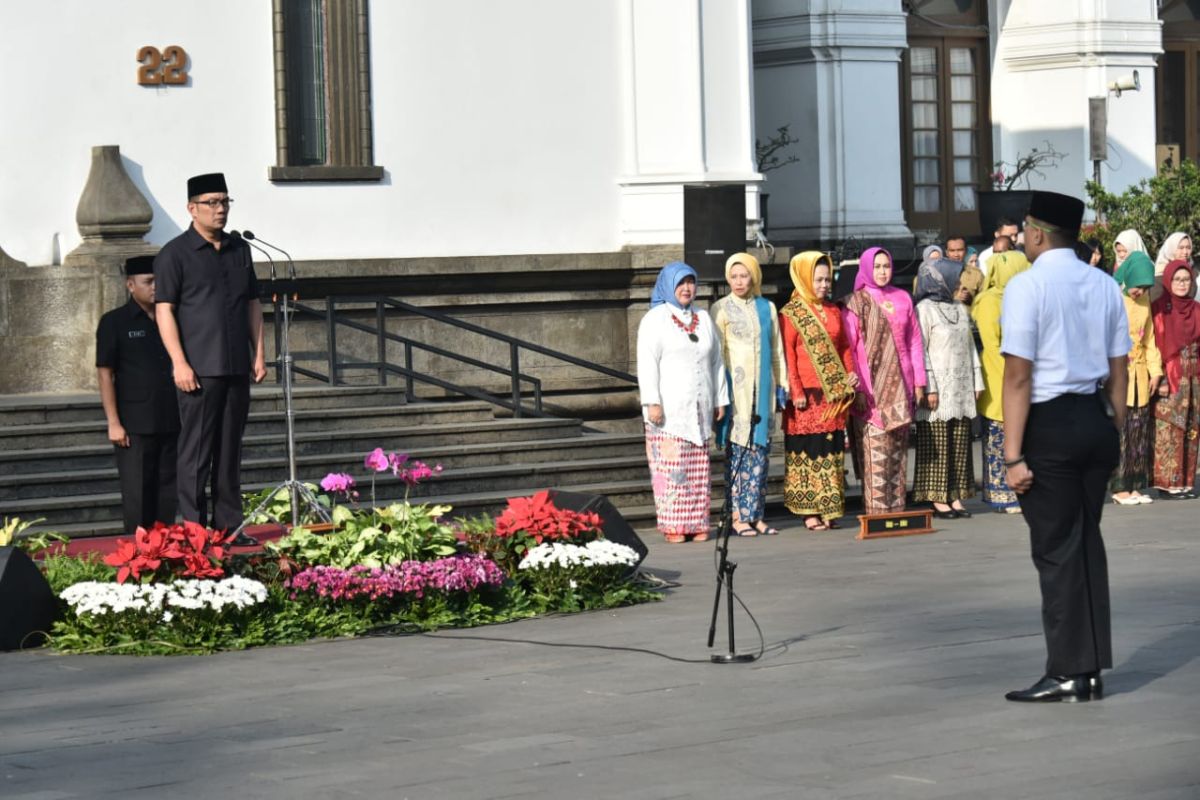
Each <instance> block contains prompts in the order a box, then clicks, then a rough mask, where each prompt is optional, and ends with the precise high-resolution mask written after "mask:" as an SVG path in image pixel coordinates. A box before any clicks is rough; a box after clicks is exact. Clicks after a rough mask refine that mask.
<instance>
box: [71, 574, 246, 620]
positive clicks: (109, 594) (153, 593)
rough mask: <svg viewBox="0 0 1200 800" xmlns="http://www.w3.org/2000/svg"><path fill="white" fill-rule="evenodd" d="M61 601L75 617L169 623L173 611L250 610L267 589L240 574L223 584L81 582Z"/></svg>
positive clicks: (194, 582)
mask: <svg viewBox="0 0 1200 800" xmlns="http://www.w3.org/2000/svg"><path fill="white" fill-rule="evenodd" d="M61 597H62V599H63V600H64V601H66V603H67V604H68V605H69V606H71V608H73V609H74V610H75V613H76V614H93V615H101V614H108V613H110V612H111V613H114V614H119V613H121V612H124V611H140V612H143V613H150V614H154V615H155V616H161V617H162V619H163V620H164V621H170V620H171V619H172V618H173V617H174V615H173V614H172V613H171V612H170V611H167V610H166V608H167V606H170V607H171V608H174V609H190V610H196V609H201V608H211V609H214V610H216V611H220V610H222V609H224V608H225V607H226V606H232V607H234V608H249V607H250V606H253V605H257V604H258V603H262V602H264V601H266V599H267V587H266V586H264V585H263V584H262V583H260V582H258V581H253V580H249V579H247V578H243V577H241V576H240V575H239V576H234V577H232V578H226V579H225V580H222V581H203V580H185V581H176V582H175V583H167V584H139V583H124V584H120V583H101V582H99V581H83V582H80V583H76V584H73V585H71V586H68V587H67V588H66V589H64V590H63V591H62V595H61Z"/></svg>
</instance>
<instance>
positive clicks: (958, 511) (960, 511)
mask: <svg viewBox="0 0 1200 800" xmlns="http://www.w3.org/2000/svg"><path fill="white" fill-rule="evenodd" d="M950 510H952V511H953V512H954V513H955V514H958V515H959V516H960V517H962V518H963V519H970V518H971V512H970V511H967V510H966V509H965V508H954V507H953V506H951V507H950Z"/></svg>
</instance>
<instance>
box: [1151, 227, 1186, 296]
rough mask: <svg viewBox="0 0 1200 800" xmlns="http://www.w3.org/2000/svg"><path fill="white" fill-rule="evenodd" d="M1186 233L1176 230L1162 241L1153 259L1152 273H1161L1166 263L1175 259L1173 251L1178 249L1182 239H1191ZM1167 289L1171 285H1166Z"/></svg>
mask: <svg viewBox="0 0 1200 800" xmlns="http://www.w3.org/2000/svg"><path fill="white" fill-rule="evenodd" d="M1191 238H1192V237H1190V236H1188V235H1187V234H1186V233H1182V232H1180V231H1176V232H1175V233H1172V234H1171V235H1170V236H1168V237H1167V240H1166V241H1165V242H1163V246H1162V247H1160V248H1158V258H1156V259H1154V274H1155V275H1162V274H1163V270H1164V269H1165V268H1166V266H1167V264H1169V263H1171V262H1172V261H1174V260H1175V251H1176V250H1178V249H1179V243H1180V242H1182V241H1183V240H1184V239H1191ZM1167 288H1168V289H1170V288H1171V287H1170V286H1168V287H1167Z"/></svg>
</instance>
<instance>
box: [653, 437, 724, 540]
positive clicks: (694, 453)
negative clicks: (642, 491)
mask: <svg viewBox="0 0 1200 800" xmlns="http://www.w3.org/2000/svg"><path fill="white" fill-rule="evenodd" d="M645 428H646V460H647V461H648V462H649V464H650V481H651V485H652V486H653V488H654V510H655V512H656V514H657V516H658V529H659V530H660V531H662V532H663V533H664V534H684V535H688V536H690V535H693V534H697V533H707V532H708V529H709V512H710V510H711V502H712V500H711V497H712V495H711V492H712V473H711V469H712V468H711V465H710V461H709V455H708V447H707V446H701V445H696V444H692V443H691V442H689V441H687V440H686V439H679V438H677V437H675V436H672V435H670V434H669V433H665V432H664V431H663V430H662V429H661V428H657V427H655V426H653V425H646V426H645Z"/></svg>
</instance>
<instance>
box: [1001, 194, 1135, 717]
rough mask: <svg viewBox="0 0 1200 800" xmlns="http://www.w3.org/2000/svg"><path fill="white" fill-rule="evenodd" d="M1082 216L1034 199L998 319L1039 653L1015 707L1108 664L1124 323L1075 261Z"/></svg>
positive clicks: (1060, 693) (1075, 689)
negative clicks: (1108, 512)
mask: <svg viewBox="0 0 1200 800" xmlns="http://www.w3.org/2000/svg"><path fill="white" fill-rule="evenodd" d="M1082 220H1083V203H1082V202H1081V201H1080V200H1078V199H1076V198H1074V197H1068V196H1066V195H1061V194H1055V193H1053V192H1036V193H1035V194H1034V196H1033V199H1032V202H1031V204H1030V208H1029V214H1028V217H1027V218H1026V221H1025V253H1026V255H1027V256H1028V257H1029V259H1030V260H1031V261H1032V262H1033V268H1032V269H1030V270H1027V271H1026V272H1023V273H1021V274H1020V275H1017V276H1016V277H1014V278H1013V279H1012V280H1011V281H1010V282H1009V284H1008V286H1007V288H1006V289H1005V291H1004V306H1003V311H1002V313H1001V321H1000V327H1001V331H1002V341H1001V345H1000V349H1001V352H1003V353H1004V396H1003V408H1004V436H1005V442H1004V461H1005V466H1006V467H1007V468H1008V472H1007V478H1008V485H1009V486H1010V487H1011V488H1012V489H1013V491H1015V492H1016V493H1017V495H1018V499H1019V500H1020V503H1021V511H1022V513H1023V514H1024V515H1025V521H1026V523H1027V524H1028V525H1029V538H1030V545H1031V550H1032V554H1033V563H1034V566H1035V567H1036V568H1037V571H1038V579H1039V583H1040V584H1041V590H1042V628H1043V631H1044V633H1045V636H1046V650H1047V659H1046V674H1045V676H1044V677H1043V678H1042V679H1041V680H1040V681H1038V682H1037V683H1036V684H1034V685H1033V686H1031V687H1030V688H1028V689H1024V690H1021V691H1014V692H1009V693H1008V694H1007V695H1005V697H1006V698H1007V699H1009V700H1013V701H1018V702H1048V701H1062V700H1066V701H1078V700H1090V699H1092V698H1099V697H1101V696H1103V692H1104V685H1103V683H1102V682H1101V680H1100V670H1102V669H1108V668H1111V667H1112V637H1111V624H1110V616H1109V601H1108V565H1107V560H1106V556H1105V552H1104V541H1103V540H1102V539H1101V537H1100V512H1101V509H1102V508H1103V506H1104V501H1105V497H1106V487H1107V483H1108V479H1109V477H1110V475H1111V474H1112V471H1113V469H1114V468H1115V467H1116V466H1117V461H1118V459H1119V456H1120V437H1119V434H1118V431H1119V430H1120V429H1121V427H1122V425H1123V424H1124V416H1125V390H1126V385H1127V382H1128V374H1127V371H1126V357H1127V354H1128V352H1129V348H1130V343H1129V327H1128V322H1127V320H1126V316H1125V305H1124V303H1123V302H1122V300H1121V295H1120V291H1119V290H1118V288H1117V285H1116V283H1115V282H1113V280H1112V279H1111V278H1109V277H1108V276H1107V275H1105V274H1104V273H1102V272H1101V271H1100V270H1097V269H1093V268H1092V267H1090V266H1088V265H1087V264H1085V263H1084V262H1082V261H1080V260H1079V259H1078V258H1077V257H1076V255H1075V251H1074V249H1073V244H1074V242H1075V240H1076V239H1077V238H1078V235H1079V227H1080V224H1081V223H1082ZM1101 382H1103V383H1104V385H1105V390H1106V391H1107V393H1108V396H1109V400H1110V402H1111V405H1112V407H1113V409H1114V415H1115V425H1114V420H1110V419H1109V418H1108V415H1107V414H1106V413H1105V408H1104V401H1103V398H1102V395H1101V394H1100V390H1099V388H1098V387H1099V385H1100V384H1101Z"/></svg>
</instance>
